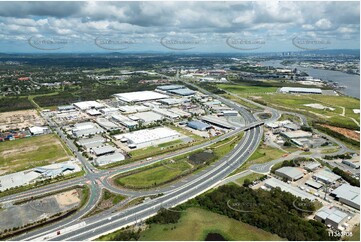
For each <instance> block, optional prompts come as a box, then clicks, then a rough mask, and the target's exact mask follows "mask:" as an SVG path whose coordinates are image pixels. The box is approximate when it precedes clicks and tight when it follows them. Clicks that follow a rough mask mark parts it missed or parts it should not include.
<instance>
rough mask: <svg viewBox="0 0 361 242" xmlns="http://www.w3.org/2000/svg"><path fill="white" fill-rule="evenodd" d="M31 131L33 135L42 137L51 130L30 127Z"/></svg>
mask: <svg viewBox="0 0 361 242" xmlns="http://www.w3.org/2000/svg"><path fill="white" fill-rule="evenodd" d="M29 131H30V133H31V135H42V134H47V133H49V128H48V127H39V126H34V127H30V128H29Z"/></svg>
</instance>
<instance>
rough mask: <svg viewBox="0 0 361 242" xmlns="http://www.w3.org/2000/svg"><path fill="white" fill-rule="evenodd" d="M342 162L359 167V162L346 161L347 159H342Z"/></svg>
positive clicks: (355, 167)
mask: <svg viewBox="0 0 361 242" xmlns="http://www.w3.org/2000/svg"><path fill="white" fill-rule="evenodd" d="M342 163H343V164H345V165H347V166H349V167H351V168H354V169H360V162H352V161H348V160H342Z"/></svg>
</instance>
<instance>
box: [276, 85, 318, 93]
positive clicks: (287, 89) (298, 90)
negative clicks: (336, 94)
mask: <svg viewBox="0 0 361 242" xmlns="http://www.w3.org/2000/svg"><path fill="white" fill-rule="evenodd" d="M279 91H280V92H281V93H299V94H322V90H321V89H320V88H304V87H282V88H281V89H280V90H279Z"/></svg>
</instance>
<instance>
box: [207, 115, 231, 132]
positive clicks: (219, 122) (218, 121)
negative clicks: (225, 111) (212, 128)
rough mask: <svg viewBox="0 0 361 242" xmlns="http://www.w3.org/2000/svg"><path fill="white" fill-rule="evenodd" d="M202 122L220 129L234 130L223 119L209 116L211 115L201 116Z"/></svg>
mask: <svg viewBox="0 0 361 242" xmlns="http://www.w3.org/2000/svg"><path fill="white" fill-rule="evenodd" d="M202 121H204V122H206V123H210V124H213V125H216V126H219V127H222V128H226V129H234V128H235V127H234V126H233V125H231V124H230V123H228V122H227V121H226V120H225V119H222V118H219V117H215V116H211V115H207V116H203V117H202Z"/></svg>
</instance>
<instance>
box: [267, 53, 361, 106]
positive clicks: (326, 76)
mask: <svg viewBox="0 0 361 242" xmlns="http://www.w3.org/2000/svg"><path fill="white" fill-rule="evenodd" d="M281 62H282V61H281V60H270V61H263V62H260V64H261V65H263V66H273V67H276V68H297V69H298V70H300V71H304V72H306V73H307V74H308V75H310V76H312V77H314V78H319V79H322V80H324V81H333V82H337V83H338V84H339V85H340V86H345V88H344V89H340V90H339V91H340V92H342V93H344V94H346V95H348V96H352V97H356V98H358V99H360V76H358V75H352V74H347V73H344V72H340V71H331V70H323V69H315V68H312V67H301V66H299V65H290V66H284V65H282V64H281Z"/></svg>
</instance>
